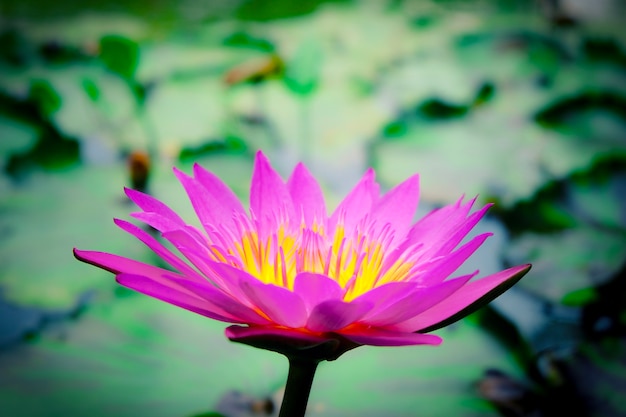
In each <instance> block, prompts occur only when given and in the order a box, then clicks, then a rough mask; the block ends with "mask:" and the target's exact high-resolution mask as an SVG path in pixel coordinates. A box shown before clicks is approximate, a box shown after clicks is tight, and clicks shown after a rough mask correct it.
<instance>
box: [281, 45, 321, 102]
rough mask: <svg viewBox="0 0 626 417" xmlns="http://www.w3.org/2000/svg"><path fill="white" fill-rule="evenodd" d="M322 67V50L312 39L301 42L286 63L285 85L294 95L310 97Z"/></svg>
mask: <svg viewBox="0 0 626 417" xmlns="http://www.w3.org/2000/svg"><path fill="white" fill-rule="evenodd" d="M321 66H322V48H321V45H320V44H319V43H318V42H317V41H316V40H314V39H307V40H305V41H304V42H302V43H301V44H300V45H299V46H298V49H297V50H296V52H295V54H294V56H292V57H291V59H289V60H288V61H287V64H286V69H285V76H284V80H285V84H286V85H287V87H288V88H289V89H290V90H291V91H293V92H294V93H296V94H298V95H301V96H308V95H310V94H311V93H312V92H313V91H314V90H315V88H316V87H317V85H318V83H319V77H320V71H321Z"/></svg>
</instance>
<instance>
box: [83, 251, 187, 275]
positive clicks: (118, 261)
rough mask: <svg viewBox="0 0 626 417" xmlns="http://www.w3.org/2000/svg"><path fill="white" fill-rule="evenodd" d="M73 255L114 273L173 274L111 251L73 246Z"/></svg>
mask: <svg viewBox="0 0 626 417" xmlns="http://www.w3.org/2000/svg"><path fill="white" fill-rule="evenodd" d="M74 256H75V257H76V259H78V260H79V261H82V262H85V263H88V264H91V265H94V266H97V267H98V268H102V269H104V270H107V271H109V272H112V273H114V274H121V273H128V274H138V275H145V276H148V277H150V278H152V279H155V280H158V279H159V277H161V276H162V275H163V274H166V273H170V274H175V273H174V272H172V271H168V270H167V269H163V268H159V267H156V266H153V265H148V264H144V263H143V262H139V261H135V260H133V259H129V258H124V257H123V256H119V255H114V254H112V253H106V252H97V251H87V250H79V249H76V248H74ZM181 277H182V276H181Z"/></svg>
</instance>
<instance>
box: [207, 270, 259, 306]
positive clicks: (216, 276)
mask: <svg viewBox="0 0 626 417" xmlns="http://www.w3.org/2000/svg"><path fill="white" fill-rule="evenodd" d="M208 265H209V267H210V268H211V274H210V275H209V278H210V279H211V280H212V281H214V282H216V283H217V284H218V285H219V287H220V289H221V290H223V291H224V292H225V293H226V294H228V295H230V296H231V297H233V298H234V299H236V300H241V302H242V304H245V305H247V306H248V307H255V306H256V305H255V303H254V302H253V301H252V299H250V298H249V297H248V295H247V294H246V292H244V291H243V290H242V288H241V283H242V282H259V280H258V279H256V278H255V277H253V276H252V275H250V274H249V273H247V272H246V271H242V270H241V269H237V268H235V267H233V266H231V265H228V264H225V263H222V262H213V261H209V262H208Z"/></svg>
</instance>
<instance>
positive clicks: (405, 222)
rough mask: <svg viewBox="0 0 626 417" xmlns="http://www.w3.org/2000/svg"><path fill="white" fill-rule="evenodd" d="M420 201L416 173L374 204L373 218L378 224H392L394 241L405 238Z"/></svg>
mask: <svg viewBox="0 0 626 417" xmlns="http://www.w3.org/2000/svg"><path fill="white" fill-rule="evenodd" d="M418 202H419V176H418V175H414V176H412V177H410V178H409V179H407V180H406V181H404V182H403V183H401V184H399V185H397V186H396V187H394V188H393V189H391V190H390V191H389V192H387V193H386V194H385V195H384V196H383V197H382V198H381V199H380V200H379V201H378V202H377V203H376V204H375V206H374V208H373V212H372V218H373V219H375V220H376V222H377V224H379V225H384V224H387V223H388V224H390V225H391V228H392V230H394V239H393V241H395V242H398V241H401V240H402V239H404V237H405V236H406V234H407V231H408V230H409V228H410V226H411V223H412V221H413V217H414V216H415V211H416V210H417V205H418Z"/></svg>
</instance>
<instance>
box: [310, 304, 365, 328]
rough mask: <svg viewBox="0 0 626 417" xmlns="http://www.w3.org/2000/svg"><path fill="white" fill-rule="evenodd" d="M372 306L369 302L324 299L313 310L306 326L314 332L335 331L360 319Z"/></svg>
mask: <svg viewBox="0 0 626 417" xmlns="http://www.w3.org/2000/svg"><path fill="white" fill-rule="evenodd" d="M371 308H372V304H371V303H368V302H354V301H353V302H351V303H346V302H344V301H339V300H328V301H323V302H321V303H320V304H318V305H316V306H315V307H314V308H313V310H312V311H311V314H310V315H309V319H308V321H307V322H306V328H307V329H309V330H311V331H313V332H334V331H337V330H340V329H343V328H344V327H346V326H348V325H350V324H352V323H354V322H356V321H358V320H359V319H361V318H362V317H363V316H364V315H365V314H367V312H368V311H369V310H370V309H371Z"/></svg>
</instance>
